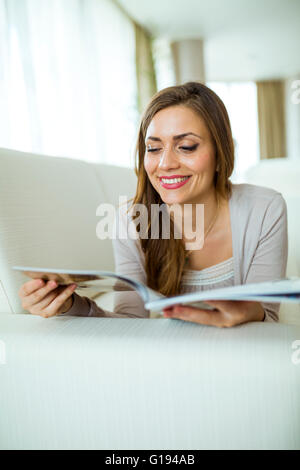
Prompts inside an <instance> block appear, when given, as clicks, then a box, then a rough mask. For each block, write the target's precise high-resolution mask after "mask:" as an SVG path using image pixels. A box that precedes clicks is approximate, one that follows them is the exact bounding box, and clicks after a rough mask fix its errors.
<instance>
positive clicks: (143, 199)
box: [132, 82, 234, 296]
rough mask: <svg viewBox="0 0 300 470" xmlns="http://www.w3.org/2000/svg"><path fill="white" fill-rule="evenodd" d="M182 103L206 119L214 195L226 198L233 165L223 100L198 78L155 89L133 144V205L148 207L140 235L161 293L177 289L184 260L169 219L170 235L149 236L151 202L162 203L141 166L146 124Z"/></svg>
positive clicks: (151, 275)
mask: <svg viewBox="0 0 300 470" xmlns="http://www.w3.org/2000/svg"><path fill="white" fill-rule="evenodd" d="M178 105H184V106H187V107H188V108H191V109H192V110H193V111H194V112H195V113H196V114H198V115H199V116H200V117H201V118H202V119H203V120H204V122H205V124H206V126H207V128H208V129H209V131H210V134H211V137H212V141H213V143H214V146H215V150H216V165H217V168H218V171H217V172H216V173H215V178H214V184H215V188H216V192H217V195H219V196H221V197H223V198H228V197H229V196H230V193H231V182H230V180H229V177H230V176H231V174H232V171H233V167H234V143H233V138H232V132H231V126H230V121H229V117H228V114H227V111H226V108H225V106H224V103H223V101H222V100H221V99H220V98H219V97H218V96H217V95H216V94H215V93H214V92H213V91H212V90H211V89H210V88H208V87H207V86H205V85H203V84H201V83H198V82H188V83H185V84H184V85H178V86H172V87H169V88H165V89H163V90H161V91H159V92H158V93H156V94H155V95H154V96H153V98H152V100H151V101H150V103H149V105H148V106H147V109H146V110H145V112H144V114H143V116H142V118H141V123H140V127H139V133H138V139H137V146H136V166H135V171H136V174H137V177H138V184H137V190H136V195H135V197H134V199H133V203H132V206H133V207H134V205H135V204H144V205H145V206H146V207H147V210H148V238H140V243H141V246H142V250H143V252H144V255H145V269H146V274H147V285H148V286H149V287H151V288H152V289H154V290H156V291H158V292H161V293H162V294H164V295H167V296H168V295H176V294H178V293H179V292H180V281H181V278H182V273H183V269H184V265H185V260H186V253H185V246H184V243H183V241H182V240H180V239H176V238H174V224H173V223H172V220H171V234H170V239H168V240H166V239H163V238H159V239H151V237H150V233H151V205H152V204H163V201H162V199H161V197H160V195H159V194H158V192H157V191H156V190H155V189H154V188H153V186H152V184H151V183H150V180H149V178H148V175H147V173H146V171H145V168H144V156H145V151H146V146H145V137H146V133H147V129H148V126H149V124H150V122H151V121H152V119H153V117H154V116H155V114H156V113H158V112H159V111H161V110H162V109H165V108H168V107H170V106H178Z"/></svg>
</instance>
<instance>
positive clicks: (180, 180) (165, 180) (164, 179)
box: [161, 176, 189, 184]
mask: <svg viewBox="0 0 300 470" xmlns="http://www.w3.org/2000/svg"><path fill="white" fill-rule="evenodd" d="M188 178H189V176H184V177H183V178H172V179H170V178H161V181H162V182H163V183H164V184H174V183H181V182H182V181H185V180H187V179H188Z"/></svg>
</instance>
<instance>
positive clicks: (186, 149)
mask: <svg viewBox="0 0 300 470" xmlns="http://www.w3.org/2000/svg"><path fill="white" fill-rule="evenodd" d="M197 147H198V144H195V145H192V146H187V145H182V146H181V147H179V148H180V149H181V150H185V151H187V152H193V151H194V150H196V148H197Z"/></svg>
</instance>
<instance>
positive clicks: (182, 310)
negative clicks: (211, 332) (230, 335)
mask: <svg viewBox="0 0 300 470" xmlns="http://www.w3.org/2000/svg"><path fill="white" fill-rule="evenodd" d="M170 317H171V318H178V319H179V320H184V321H189V322H193V323H200V324H201V325H209V326H222V325H223V322H224V318H223V314H222V312H219V311H212V310H203V309H200V308H196V307H186V306H180V305H176V306H174V308H173V312H172V313H171V315H170Z"/></svg>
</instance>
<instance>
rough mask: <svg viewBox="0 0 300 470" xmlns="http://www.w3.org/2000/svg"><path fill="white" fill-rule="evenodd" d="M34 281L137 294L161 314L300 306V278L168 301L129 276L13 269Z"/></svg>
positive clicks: (92, 272)
mask: <svg viewBox="0 0 300 470" xmlns="http://www.w3.org/2000/svg"><path fill="white" fill-rule="evenodd" d="M13 269H14V270H17V271H21V272H22V273H23V274H25V275H27V276H29V277H30V278H32V279H44V280H55V281H56V282H57V283H58V284H60V285H67V284H72V283H76V284H77V288H76V290H77V289H78V291H79V292H80V294H81V293H82V292H84V295H87V296H89V295H88V294H90V293H91V292H92V291H93V292H96V293H97V296H98V295H100V294H101V293H105V292H113V291H114V292H116V291H136V292H137V293H138V294H139V295H140V297H141V298H142V300H143V302H144V305H145V309H146V310H151V311H153V312H160V311H162V310H163V309H164V308H166V307H170V306H172V305H175V304H182V305H187V304H188V305H190V306H194V307H198V308H205V309H207V310H212V309H213V307H211V306H210V305H208V304H206V303H205V301H207V300H252V301H255V302H274V303H278V302H300V278H292V279H279V280H275V281H268V282H260V283H255V284H244V285H238V286H233V287H223V288H220V289H212V290H209V291H204V292H203V291H202V292H191V293H187V294H182V295H177V296H174V297H165V296H163V295H162V294H160V293H158V292H155V291H154V290H152V289H150V288H149V287H147V286H145V285H144V284H142V283H141V282H138V281H136V280H135V279H132V278H130V277H128V276H123V275H120V274H116V273H112V272H109V271H80V270H79V271H74V270H69V269H47V268H37V267H28V266H13Z"/></svg>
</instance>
